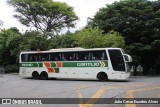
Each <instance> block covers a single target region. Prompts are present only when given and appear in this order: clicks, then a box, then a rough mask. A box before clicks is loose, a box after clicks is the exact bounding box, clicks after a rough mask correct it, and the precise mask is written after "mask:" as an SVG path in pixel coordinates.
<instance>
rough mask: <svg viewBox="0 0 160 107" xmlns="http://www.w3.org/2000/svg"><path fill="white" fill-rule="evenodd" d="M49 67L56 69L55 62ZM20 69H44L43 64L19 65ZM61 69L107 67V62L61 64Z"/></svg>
mask: <svg viewBox="0 0 160 107" xmlns="http://www.w3.org/2000/svg"><path fill="white" fill-rule="evenodd" d="M50 63H51V67H56V63H55V62H50ZM19 66H20V67H45V66H44V65H43V62H39V63H20V64H19ZM62 67H108V61H95V62H92V61H88V62H85V61H84V62H62Z"/></svg>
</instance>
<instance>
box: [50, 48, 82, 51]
mask: <svg viewBox="0 0 160 107" xmlns="http://www.w3.org/2000/svg"><path fill="white" fill-rule="evenodd" d="M78 49H84V48H81V47H75V48H59V49H50V51H55V50H78Z"/></svg>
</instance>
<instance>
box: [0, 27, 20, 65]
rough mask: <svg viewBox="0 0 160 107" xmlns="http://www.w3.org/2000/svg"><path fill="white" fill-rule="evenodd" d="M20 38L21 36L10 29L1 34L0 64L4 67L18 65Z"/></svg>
mask: <svg viewBox="0 0 160 107" xmlns="http://www.w3.org/2000/svg"><path fill="white" fill-rule="evenodd" d="M19 37H20V35H19V34H17V33H15V32H14V31H12V30H10V29H8V30H2V31H1V32H0V64H1V65H2V66H6V65H9V64H15V63H16V61H17V58H18V56H19V51H18V49H19V48H18V46H19V43H20V40H19Z"/></svg>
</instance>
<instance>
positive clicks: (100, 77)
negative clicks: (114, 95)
mask: <svg viewBox="0 0 160 107" xmlns="http://www.w3.org/2000/svg"><path fill="white" fill-rule="evenodd" d="M97 78H98V80H100V81H107V80H108V76H107V74H106V73H105V72H100V73H98V75H97Z"/></svg>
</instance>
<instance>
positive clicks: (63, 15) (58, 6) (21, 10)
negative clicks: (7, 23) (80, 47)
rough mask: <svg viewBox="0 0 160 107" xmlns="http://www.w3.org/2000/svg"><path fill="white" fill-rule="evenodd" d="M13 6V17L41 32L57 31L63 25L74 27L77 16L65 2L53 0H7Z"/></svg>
mask: <svg viewBox="0 0 160 107" xmlns="http://www.w3.org/2000/svg"><path fill="white" fill-rule="evenodd" d="M8 3H9V4H10V5H12V6H13V7H14V8H15V11H16V14H14V17H15V18H17V19H18V20H19V22H21V23H22V24H23V25H25V26H28V27H35V28H36V29H37V31H38V30H40V31H42V32H51V31H52V32H57V31H60V30H61V29H62V28H64V27H74V25H75V21H76V20H77V19H78V17H77V16H76V15H75V13H74V11H73V8H72V7H71V6H69V5H67V4H66V3H61V2H57V1H53V0H8Z"/></svg>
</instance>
